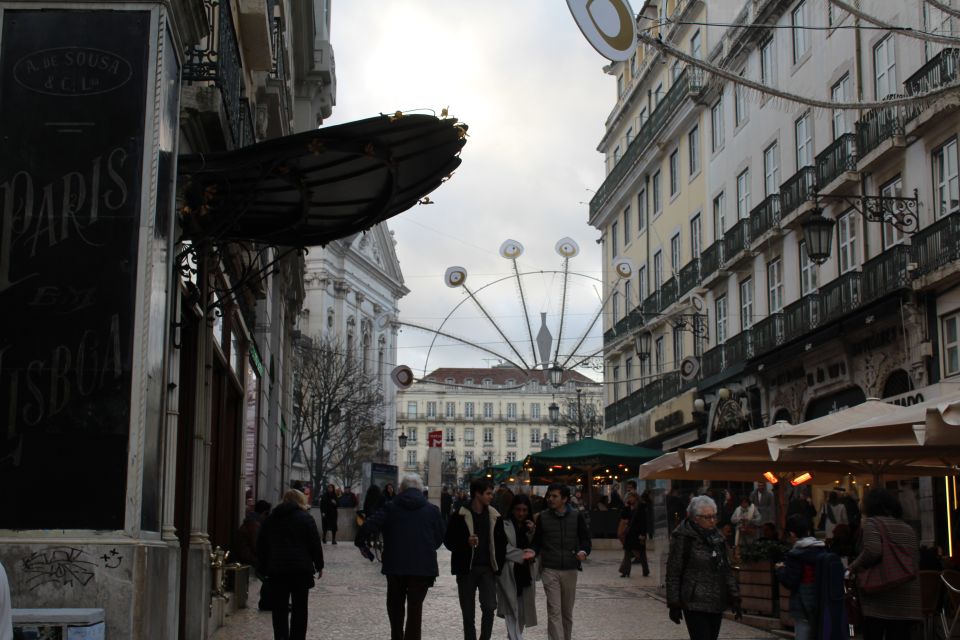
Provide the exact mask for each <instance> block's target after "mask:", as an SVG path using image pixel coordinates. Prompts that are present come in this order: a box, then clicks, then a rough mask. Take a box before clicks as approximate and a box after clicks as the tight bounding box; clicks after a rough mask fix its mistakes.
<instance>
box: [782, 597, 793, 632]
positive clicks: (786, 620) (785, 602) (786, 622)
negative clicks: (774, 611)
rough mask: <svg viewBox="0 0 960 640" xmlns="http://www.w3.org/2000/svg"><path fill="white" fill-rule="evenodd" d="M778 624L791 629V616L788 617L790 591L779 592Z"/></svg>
mask: <svg viewBox="0 0 960 640" xmlns="http://www.w3.org/2000/svg"><path fill="white" fill-rule="evenodd" d="M780 624H781V625H783V626H784V627H793V616H791V615H790V591H789V590H787V589H782V590H781V591H780Z"/></svg>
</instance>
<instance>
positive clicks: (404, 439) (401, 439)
mask: <svg viewBox="0 0 960 640" xmlns="http://www.w3.org/2000/svg"><path fill="white" fill-rule="evenodd" d="M397 440H398V441H399V442H400V448H401V449H406V448H407V432H406V431H401V432H400V436H399V437H398V438H397Z"/></svg>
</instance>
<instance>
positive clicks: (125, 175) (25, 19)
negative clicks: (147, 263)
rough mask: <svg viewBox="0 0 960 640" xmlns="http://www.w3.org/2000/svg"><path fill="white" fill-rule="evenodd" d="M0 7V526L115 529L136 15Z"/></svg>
mask: <svg viewBox="0 0 960 640" xmlns="http://www.w3.org/2000/svg"><path fill="white" fill-rule="evenodd" d="M3 15H4V23H3V26H2V49H0V139H2V140H3V153H2V154H0V309H3V313H2V314H0V487H3V490H2V491H0V529H46V528H52V527H54V526H55V527H56V528H57V529H122V528H123V526H124V497H125V486H126V474H127V462H128V433H129V427H130V425H129V423H130V402H131V396H130V394H131V366H132V343H133V324H134V313H133V311H134V306H135V292H136V277H137V246H138V233H139V225H140V215H141V211H140V193H141V183H142V175H141V173H142V170H141V167H142V153H143V137H144V119H145V108H146V106H145V95H146V86H147V81H146V78H147V70H148V51H149V43H150V14H149V13H147V12H142V11H133V12H131V11H69V10H62V11H58V10H42V11H16V10H7V11H6V12H4V14H3ZM37 496H44V497H45V498H44V499H42V500H38V499H37ZM51 500H52V501H54V502H55V503H56V507H55V508H51V506H50V505H51V502H50V501H51Z"/></svg>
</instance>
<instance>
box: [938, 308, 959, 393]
mask: <svg viewBox="0 0 960 640" xmlns="http://www.w3.org/2000/svg"><path fill="white" fill-rule="evenodd" d="M949 321H953V324H954V334H955V339H954V340H950V339H949V338H948V336H949V332H948V330H947V323H948V322H949ZM940 331H941V336H942V340H941V343H942V344H943V349H942V353H943V375H944V377H951V376H955V375H958V374H960V311H954V312H952V313H948V314H945V315H943V316H941V317H940ZM951 350H952V351H953V352H954V353H955V354H956V355H955V356H954V361H955V362H956V367H955V368H952V367H951V366H950V365H951V362H950V353H951Z"/></svg>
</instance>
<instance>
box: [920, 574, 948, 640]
mask: <svg viewBox="0 0 960 640" xmlns="http://www.w3.org/2000/svg"><path fill="white" fill-rule="evenodd" d="M942 595H943V580H942V579H941V578H940V572H939V571H935V570H921V571H920V610H921V611H922V612H923V637H924V639H925V640H929V639H930V638H934V637H935V635H934V619H935V618H934V616H936V614H937V612H938V611H940V606H941V602H940V598H941V597H942Z"/></svg>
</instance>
